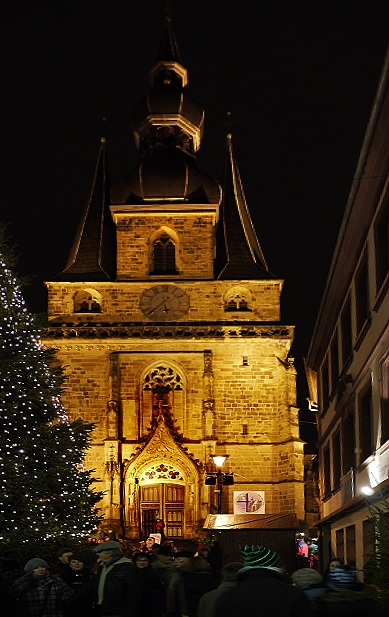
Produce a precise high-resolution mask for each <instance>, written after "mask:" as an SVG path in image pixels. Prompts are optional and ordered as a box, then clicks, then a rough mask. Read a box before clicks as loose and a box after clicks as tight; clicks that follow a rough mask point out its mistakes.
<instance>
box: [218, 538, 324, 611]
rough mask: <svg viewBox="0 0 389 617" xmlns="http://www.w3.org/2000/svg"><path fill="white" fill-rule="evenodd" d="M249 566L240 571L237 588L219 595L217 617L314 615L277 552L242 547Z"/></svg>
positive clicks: (258, 547) (262, 548)
mask: <svg viewBox="0 0 389 617" xmlns="http://www.w3.org/2000/svg"><path fill="white" fill-rule="evenodd" d="M241 553H242V557H243V559H244V561H245V564H246V566H245V567H243V568H242V569H241V570H240V571H239V574H238V580H237V584H236V587H234V588H233V589H231V590H230V591H227V592H226V593H225V594H223V595H222V596H220V598H218V600H217V602H216V605H215V611H214V615H215V617H236V616H237V615H250V617H263V616H264V615H271V617H311V616H312V610H311V606H310V604H309V601H308V599H307V597H306V596H305V595H304V593H303V592H302V591H301V589H298V588H297V587H294V586H293V585H291V584H290V583H289V582H288V578H287V577H286V576H285V574H284V572H283V571H282V570H281V565H282V559H281V557H280V556H279V555H277V553H274V552H273V551H271V550H270V549H267V548H264V547H261V546H255V545H252V546H245V547H244V548H243V549H241Z"/></svg>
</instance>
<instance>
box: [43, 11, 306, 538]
mask: <svg viewBox="0 0 389 617" xmlns="http://www.w3.org/2000/svg"><path fill="white" fill-rule="evenodd" d="M187 79H188V78H187V70H186V68H185V67H184V66H183V64H182V62H181V58H180V54H179V50H178V46H177V42H176V39H175V36H174V34H173V31H172V26H171V22H170V19H167V21H166V26H165V32H164V36H163V40H162V44H161V47H160V51H159V55H158V59H157V61H156V63H155V65H154V66H153V67H152V68H151V71H150V82H151V88H150V91H149V92H148V94H147V95H146V96H145V97H144V98H143V99H142V100H141V101H140V102H139V103H138V104H137V105H136V106H135V107H134V109H133V111H132V123H133V131H134V136H135V142H136V146H137V149H138V152H139V160H138V164H137V166H136V168H135V169H133V170H131V171H130V172H129V173H128V174H127V175H126V176H125V177H124V178H122V179H121V180H119V181H118V182H116V183H114V184H113V185H112V187H111V186H110V180H109V174H108V170H107V165H106V152H105V151H106V144H105V140H104V139H103V140H102V141H101V145H100V151H99V155H98V160H97V165H96V170H95V175H94V179H93V185H92V191H91V195H90V199H89V200H88V203H87V206H86V209H85V212H84V213H83V215H82V217H81V222H80V226H79V229H78V232H77V234H76V237H75V241H74V245H73V247H72V250H71V253H70V256H69V259H68V263H67V265H66V268H65V269H64V271H63V272H62V273H61V274H60V275H59V276H58V278H57V280H56V281H52V282H49V283H47V288H48V297H49V300H48V303H49V305H48V312H49V320H50V325H49V328H48V331H47V338H46V340H45V343H46V344H47V345H51V346H55V347H56V348H57V349H58V358H59V361H60V362H61V364H63V365H64V366H66V367H67V375H68V379H67V382H66V390H65V393H64V395H63V403H64V405H65V408H66V409H67V410H68V413H69V415H70V416H71V417H72V418H78V417H81V418H82V419H83V420H85V421H88V422H93V423H94V424H95V429H94V432H93V442H92V444H91V448H90V450H89V452H88V456H87V460H86V464H87V465H88V467H89V468H94V469H95V470H96V472H95V475H96V478H98V480H99V482H100V485H99V489H103V490H105V497H104V499H103V502H102V503H101V508H102V511H103V513H104V516H105V520H104V524H105V525H106V526H107V527H113V528H115V529H116V530H117V531H119V532H122V533H125V534H126V535H127V537H132V538H136V537H139V535H143V536H144V535H147V534H149V533H150V532H151V531H153V530H154V524H155V519H156V518H162V519H163V520H164V522H165V525H166V528H165V533H166V536H167V537H168V538H171V539H179V538H191V537H192V536H193V532H194V529H195V527H196V525H197V523H198V521H199V519H203V518H205V516H206V515H207V514H209V513H211V514H212V513H215V512H217V508H218V507H219V508H220V507H221V509H222V512H224V513H227V512H229V513H233V512H234V507H235V508H236V507H237V505H238V506H239V504H240V507H243V506H242V502H244V501H246V504H247V500H248V496H250V494H256V495H257V496H259V497H258V499H257V500H254V501H253V500H252V499H251V503H252V504H253V503H254V502H255V504H254V506H252V508H254V509H252V510H251V511H257V512H264V511H266V513H274V514H275V513H280V514H289V513H297V516H298V517H299V518H300V519H302V518H304V484H303V443H302V441H301V440H300V438H299V424H298V409H297V407H296V372H295V369H294V366H293V360H292V359H291V358H288V353H289V350H290V346H291V343H292V340H293V327H291V326H283V325H280V295H281V290H282V284H283V281H282V280H280V279H277V278H276V277H275V276H273V275H272V274H271V273H270V271H269V269H268V267H267V264H266V261H265V258H264V256H263V253H262V250H261V247H260V244H259V242H258V239H257V236H256V233H255V229H254V226H253V223H252V221H251V218H250V213H249V210H248V206H247V203H246V200H245V195H244V191H243V186H242V182H241V179H240V175H239V170H238V166H237V162H236V159H235V155H234V151H233V146H232V138H231V136H230V135H229V136H228V137H227V144H226V153H225V166H224V178H223V182H222V186H220V185H219V183H218V182H217V181H216V180H215V179H214V178H213V177H211V176H210V175H209V174H207V173H205V172H203V171H201V170H200V169H199V168H198V167H197V165H196V152H197V150H198V149H199V147H200V145H201V140H202V135H203V128H204V111H203V109H202V108H201V107H200V106H199V105H198V104H197V103H195V102H194V101H193V100H191V99H190V98H189V96H188V95H187V93H186V89H185V87H186V84H187ZM214 454H222V455H228V459H227V462H226V463H225V468H223V471H224V472H228V473H229V474H233V475H232V476H231V475H230V476H229V478H233V481H234V486H229V487H228V488H227V487H226V488H225V490H223V503H222V504H220V503H219V504H218V494H217V490H215V489H216V487H215V486H213V485H209V484H208V483H207V484H206V479H207V476H209V475H210V474H212V473H213V472H215V471H216V468H215V467H214V464H213V460H212V458H211V455H214ZM234 499H235V502H236V503H235V505H234ZM262 500H263V502H262Z"/></svg>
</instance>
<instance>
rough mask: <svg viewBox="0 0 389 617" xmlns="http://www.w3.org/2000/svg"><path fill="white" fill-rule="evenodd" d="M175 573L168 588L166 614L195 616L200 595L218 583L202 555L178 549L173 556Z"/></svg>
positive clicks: (170, 616) (173, 616)
mask: <svg viewBox="0 0 389 617" xmlns="http://www.w3.org/2000/svg"><path fill="white" fill-rule="evenodd" d="M174 563H175V564H176V568H177V570H176V574H174V575H173V577H172V579H171V581H170V585H169V589H168V601H167V610H166V614H167V616H168V617H182V616H183V615H185V617H197V615H198V605H199V602H200V599H201V597H202V596H203V595H204V594H205V593H207V591H211V590H212V589H215V588H216V587H217V585H218V581H217V579H216V577H215V576H214V575H213V573H212V571H211V568H210V566H209V564H208V563H207V562H206V561H205V559H203V557H199V556H196V557H195V556H194V555H193V553H191V552H190V551H185V550H179V551H178V552H177V553H176V555H175V558H174Z"/></svg>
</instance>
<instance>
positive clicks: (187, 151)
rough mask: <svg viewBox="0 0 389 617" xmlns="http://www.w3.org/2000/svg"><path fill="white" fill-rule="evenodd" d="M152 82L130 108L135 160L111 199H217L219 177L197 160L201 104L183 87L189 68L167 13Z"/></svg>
mask: <svg viewBox="0 0 389 617" xmlns="http://www.w3.org/2000/svg"><path fill="white" fill-rule="evenodd" d="M150 83H151V90H150V92H149V93H148V94H147V95H146V96H145V97H144V98H143V99H142V100H141V101H140V102H139V103H138V104H136V105H135V106H134V108H133V110H132V114H131V118H132V125H133V131H134V136H135V143H136V146H137V148H138V150H139V154H140V159H139V163H138V166H137V168H136V169H135V170H133V171H132V172H130V173H129V174H128V175H127V176H125V177H124V178H122V179H121V180H120V181H119V182H117V183H116V184H115V185H114V186H113V187H112V193H111V196H112V203H113V204H138V203H139V204H140V203H144V202H145V201H146V202H150V201H151V202H152V201H155V202H164V201H167V202H186V203H194V204H195V203H196V204H201V203H203V204H209V203H216V204H218V203H219V202H220V198H221V189H220V186H219V184H218V182H217V181H216V180H215V179H214V178H212V177H211V176H210V175H208V174H206V173H204V172H202V171H200V170H199V169H198V168H197V166H196V162H195V153H196V151H197V150H198V149H199V147H200V144H201V139H202V136H203V128H204V110H203V109H202V107H201V106H200V105H198V104H197V103H195V102H194V101H193V100H192V99H191V98H190V97H189V96H188V95H187V94H186V92H185V86H186V84H187V70H186V68H184V66H183V65H182V63H181V59H180V54H179V50H178V45H177V41H176V39H175V36H174V33H173V30H172V26H171V21H170V17H169V16H167V18H166V27H165V32H164V36H163V39H162V43H161V46H160V50H159V54H158V58H157V61H156V63H155V64H154V66H153V67H152V69H151V70H150Z"/></svg>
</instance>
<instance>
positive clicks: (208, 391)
mask: <svg viewBox="0 0 389 617" xmlns="http://www.w3.org/2000/svg"><path fill="white" fill-rule="evenodd" d="M203 380H204V400H203V413H204V418H205V426H204V434H205V437H212V435H213V433H214V414H213V412H214V406H215V401H214V398H213V371H212V352H211V351H209V350H208V349H206V350H205V351H204V373H203Z"/></svg>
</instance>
